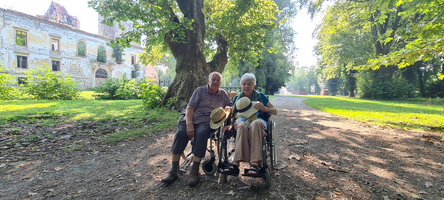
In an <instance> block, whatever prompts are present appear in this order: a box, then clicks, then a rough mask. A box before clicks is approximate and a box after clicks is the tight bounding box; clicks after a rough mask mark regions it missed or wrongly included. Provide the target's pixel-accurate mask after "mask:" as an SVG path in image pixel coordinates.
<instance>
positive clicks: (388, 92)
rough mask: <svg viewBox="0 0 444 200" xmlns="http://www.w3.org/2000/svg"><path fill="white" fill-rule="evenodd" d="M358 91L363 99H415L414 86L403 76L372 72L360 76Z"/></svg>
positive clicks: (362, 73)
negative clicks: (390, 76) (389, 75)
mask: <svg viewBox="0 0 444 200" xmlns="http://www.w3.org/2000/svg"><path fill="white" fill-rule="evenodd" d="M357 85H358V89H359V93H360V94H361V97H362V98H369V99H397V98H409V97H413V92H414V89H413V86H412V85H411V84H409V83H408V81H407V80H406V79H405V78H404V77H401V76H398V75H396V74H395V75H393V77H392V78H389V77H388V75H386V74H380V75H375V74H374V73H372V72H361V73H360V74H359V81H358V84H357Z"/></svg>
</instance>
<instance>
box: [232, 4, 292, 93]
mask: <svg viewBox="0 0 444 200" xmlns="http://www.w3.org/2000/svg"><path fill="white" fill-rule="evenodd" d="M275 3H276V4H277V6H278V9H279V10H281V11H282V12H280V13H276V14H275V16H276V19H277V21H278V22H279V25H278V26H277V28H276V29H273V30H270V31H267V32H266V33H265V43H264V44H265V49H264V50H263V51H262V53H261V55H260V59H259V62H258V65H253V64H251V63H249V62H247V61H244V60H240V61H239V62H238V68H237V71H238V72H239V77H240V76H242V75H243V74H244V73H247V72H250V73H253V74H255V76H256V79H257V86H258V87H259V88H263V89H264V90H265V91H264V93H265V94H274V93H276V92H277V91H278V90H279V89H280V88H281V87H283V86H285V83H286V82H287V81H289V80H290V77H291V74H290V73H289V71H291V70H292V69H294V66H293V64H292V63H293V53H294V51H295V50H296V47H295V43H294V35H295V34H296V33H295V31H294V30H293V28H292V27H291V26H290V21H287V19H288V17H290V16H294V15H296V11H297V9H296V5H295V3H294V2H292V1H289V0H278V1H275ZM229 80H233V79H229Z"/></svg>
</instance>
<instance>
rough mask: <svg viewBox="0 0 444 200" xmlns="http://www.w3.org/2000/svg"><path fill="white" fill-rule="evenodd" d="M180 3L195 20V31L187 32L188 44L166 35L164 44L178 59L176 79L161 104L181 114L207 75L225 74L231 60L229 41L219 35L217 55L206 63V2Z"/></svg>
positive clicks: (187, 16)
mask: <svg viewBox="0 0 444 200" xmlns="http://www.w3.org/2000/svg"><path fill="white" fill-rule="evenodd" d="M177 4H178V6H179V8H180V10H181V11H182V13H183V14H184V17H185V18H188V19H189V20H193V21H194V22H193V24H192V26H193V30H186V31H185V43H179V42H175V41H173V36H172V34H171V33H170V34H167V35H166V36H165V42H166V43H167V44H168V47H169V48H170V51H171V53H172V54H173V56H174V58H175V59H176V76H175V77H174V80H173V82H172V84H171V85H170V86H169V88H168V91H167V94H166V95H165V97H164V99H163V100H162V105H164V106H166V105H168V106H169V107H170V108H171V109H173V110H177V111H182V110H184V109H185V108H186V106H187V104H188V101H189V99H190V98H191V95H192V94H193V92H194V90H195V89H196V88H197V87H199V86H203V85H206V84H207V80H208V75H209V74H210V73H211V72H212V71H218V72H220V73H222V71H223V70H224V68H225V65H226V63H227V60H228V55H227V52H228V51H227V42H226V41H225V40H224V38H223V37H222V36H220V37H219V40H218V45H219V46H218V50H217V53H216V55H215V56H214V58H213V60H212V61H211V62H209V63H206V58H205V55H204V45H205V41H204V39H205V16H204V14H203V12H202V11H203V8H204V7H203V6H204V4H203V0H177Z"/></svg>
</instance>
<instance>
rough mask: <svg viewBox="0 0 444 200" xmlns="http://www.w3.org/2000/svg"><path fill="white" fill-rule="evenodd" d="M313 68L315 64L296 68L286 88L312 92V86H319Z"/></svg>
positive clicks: (291, 90)
mask: <svg viewBox="0 0 444 200" xmlns="http://www.w3.org/2000/svg"><path fill="white" fill-rule="evenodd" d="M315 68H316V67H315V66H311V67H299V68H296V69H295V70H294V71H293V76H292V77H291V79H290V82H289V83H288V84H287V90H288V91H290V92H293V91H304V90H306V91H308V92H314V91H312V88H314V89H316V88H319V85H318V82H317V78H316V71H315V70H316V69H315ZM318 91H319V90H318Z"/></svg>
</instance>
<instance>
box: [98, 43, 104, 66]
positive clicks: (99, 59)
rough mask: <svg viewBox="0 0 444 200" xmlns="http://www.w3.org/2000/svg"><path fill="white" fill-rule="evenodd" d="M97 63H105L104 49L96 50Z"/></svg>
mask: <svg viewBox="0 0 444 200" xmlns="http://www.w3.org/2000/svg"><path fill="white" fill-rule="evenodd" d="M97 61H99V62H102V63H104V62H106V51H105V48H103V47H99V49H98V50H97Z"/></svg>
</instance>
